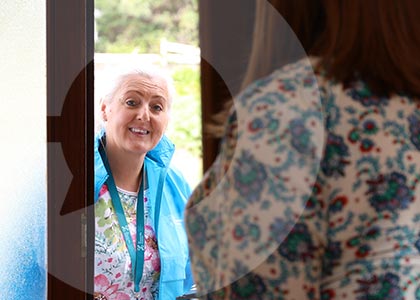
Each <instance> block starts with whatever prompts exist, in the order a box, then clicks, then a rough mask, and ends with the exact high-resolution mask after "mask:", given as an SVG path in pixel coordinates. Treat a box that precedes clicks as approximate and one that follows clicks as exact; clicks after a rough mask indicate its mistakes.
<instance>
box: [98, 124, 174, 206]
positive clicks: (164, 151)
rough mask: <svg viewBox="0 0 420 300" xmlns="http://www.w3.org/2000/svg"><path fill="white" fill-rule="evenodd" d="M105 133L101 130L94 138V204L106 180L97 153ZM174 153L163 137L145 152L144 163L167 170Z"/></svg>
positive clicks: (102, 164)
mask: <svg viewBox="0 0 420 300" xmlns="http://www.w3.org/2000/svg"><path fill="white" fill-rule="evenodd" d="M104 135H105V131H104V130H101V131H100V132H99V133H98V134H97V135H96V137H95V150H94V151H95V152H94V157H95V194H94V197H95V198H94V202H95V203H96V201H97V200H98V195H99V190H100V189H101V187H102V185H103V184H104V183H105V181H106V180H107V179H108V176H109V174H108V172H107V171H106V169H105V165H104V163H103V161H102V157H101V154H100V153H99V146H100V141H101V139H102V138H103V137H104ZM174 151H175V145H174V144H173V143H172V142H171V141H170V140H169V138H168V137H166V136H163V137H162V139H161V140H160V141H159V143H158V144H157V145H156V147H155V148H153V149H152V150H150V151H149V152H147V154H146V158H145V162H144V163H149V162H150V163H153V164H154V165H155V166H158V167H161V168H167V167H168V166H169V163H170V161H171V159H172V156H173V154H174Z"/></svg>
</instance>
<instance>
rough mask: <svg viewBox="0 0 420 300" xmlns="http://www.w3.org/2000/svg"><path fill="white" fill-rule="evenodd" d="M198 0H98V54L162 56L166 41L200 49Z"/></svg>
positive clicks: (96, 7) (96, 8)
mask: <svg viewBox="0 0 420 300" xmlns="http://www.w3.org/2000/svg"><path fill="white" fill-rule="evenodd" d="M197 10H198V0H169V1H168V0H113V1H110V0H96V1H95V11H96V12H95V15H96V18H95V19H96V31H97V34H98V38H97V41H96V51H97V52H103V53H131V52H133V51H135V52H138V53H159V42H160V39H161V38H166V39H167V40H168V41H170V42H178V43H184V44H189V45H194V46H198V13H197Z"/></svg>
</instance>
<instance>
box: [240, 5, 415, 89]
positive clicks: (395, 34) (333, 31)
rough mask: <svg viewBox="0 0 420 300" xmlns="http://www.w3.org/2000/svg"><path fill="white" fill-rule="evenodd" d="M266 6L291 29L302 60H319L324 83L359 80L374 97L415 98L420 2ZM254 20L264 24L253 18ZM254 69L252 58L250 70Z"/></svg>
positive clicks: (260, 20) (262, 19)
mask: <svg viewBox="0 0 420 300" xmlns="http://www.w3.org/2000/svg"><path fill="white" fill-rule="evenodd" d="M258 1H261V0H257V4H258ZM270 3H271V4H272V5H273V6H274V7H275V8H276V9H277V11H278V12H279V13H280V14H281V15H282V16H283V18H284V19H285V20H286V22H287V23H288V24H289V25H290V27H291V29H292V30H293V31H294V33H295V34H296V36H297V38H298V39H299V40H300V42H301V44H302V46H303V48H304V49H305V51H306V52H307V54H308V55H314V56H318V57H320V64H319V66H320V67H322V68H323V69H324V71H325V72H326V74H327V77H328V78H332V79H335V80H337V81H339V82H343V83H347V82H350V81H353V80H355V79H361V80H363V81H365V82H366V83H367V84H368V86H369V87H370V88H371V90H372V91H373V92H375V93H377V94H379V95H387V96H389V95H392V94H395V93H403V94H406V95H411V96H414V97H419V96H420V58H419V56H420V18H419V17H418V12H419V11H420V1H418V0H398V1H397V0H368V1H366V0H293V1H289V0H271V1H270ZM261 17H262V18H261ZM256 20H257V21H256V22H264V21H265V20H264V17H263V16H258V15H257V16H256ZM255 34H257V33H255ZM254 46H255V49H257V48H258V46H257V45H254ZM254 56H257V54H255V55H254ZM254 58H255V57H254ZM260 59H261V58H260ZM255 63H256V62H255ZM253 64H254V62H252V58H251V61H250V66H252V65H253ZM267 71H268V72H270V71H271V70H267ZM249 78H250V75H249V76H248V80H249Z"/></svg>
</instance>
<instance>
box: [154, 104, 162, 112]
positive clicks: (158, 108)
mask: <svg viewBox="0 0 420 300" xmlns="http://www.w3.org/2000/svg"><path fill="white" fill-rule="evenodd" d="M152 108H153V110H154V111H163V107H162V106H160V105H153V106H152Z"/></svg>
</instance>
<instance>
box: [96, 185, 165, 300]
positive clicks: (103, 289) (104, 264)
mask: <svg viewBox="0 0 420 300" xmlns="http://www.w3.org/2000/svg"><path fill="white" fill-rule="evenodd" d="M117 190H118V194H119V196H120V199H121V204H122V206H123V208H124V212H125V215H126V218H127V223H128V226H129V229H130V233H131V236H132V238H133V244H134V245H135V244H136V207H137V193H133V192H129V191H125V190H122V189H120V188H118V187H117ZM144 194H145V195H146V194H147V191H145V193H144ZM150 212H151V208H150V205H149V201H148V199H147V198H146V197H144V217H145V252H144V267H143V277H142V280H141V283H140V295H141V297H140V298H139V299H142V300H152V299H157V296H158V285H159V276H160V258H159V250H158V245H157V240H156V236H155V232H154V229H153V224H152V222H151V218H150ZM95 220H96V232H95V279H94V284H95V297H96V298H97V299H104V300H105V299H106V300H114V299H115V300H130V299H136V298H135V297H134V282H133V277H132V269H131V259H130V255H129V252H128V250H127V247H126V244H125V243H124V237H123V234H122V232H121V229H120V225H119V223H118V219H117V216H116V214H115V212H114V209H113V205H112V200H111V196H110V193H109V191H108V187H107V185H106V184H104V185H103V186H102V189H101V191H100V192H99V199H98V202H97V203H96V204H95Z"/></svg>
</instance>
